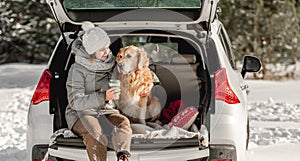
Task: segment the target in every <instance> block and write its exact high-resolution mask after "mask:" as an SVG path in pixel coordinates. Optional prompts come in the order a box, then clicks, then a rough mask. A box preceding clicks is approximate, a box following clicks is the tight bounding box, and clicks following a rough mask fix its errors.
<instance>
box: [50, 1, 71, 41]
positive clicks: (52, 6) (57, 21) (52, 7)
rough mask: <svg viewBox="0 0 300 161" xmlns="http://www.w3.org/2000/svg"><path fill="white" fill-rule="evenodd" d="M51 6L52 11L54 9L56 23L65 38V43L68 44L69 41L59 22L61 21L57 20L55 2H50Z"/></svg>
mask: <svg viewBox="0 0 300 161" xmlns="http://www.w3.org/2000/svg"><path fill="white" fill-rule="evenodd" d="M50 5H51V9H52V12H53V15H54V19H55V22H56V23H57V24H58V28H59V31H60V32H61V35H62V38H63V40H64V42H65V43H66V44H67V39H66V37H65V35H64V32H63V29H62V27H61V25H60V22H59V20H58V18H57V14H56V12H55V9H54V5H53V2H50Z"/></svg>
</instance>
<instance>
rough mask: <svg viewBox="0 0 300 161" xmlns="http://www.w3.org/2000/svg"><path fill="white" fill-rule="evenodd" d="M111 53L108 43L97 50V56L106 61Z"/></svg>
mask: <svg viewBox="0 0 300 161" xmlns="http://www.w3.org/2000/svg"><path fill="white" fill-rule="evenodd" d="M109 54H110V49H109V44H107V45H105V46H104V47H103V48H100V49H99V50H97V51H96V52H95V57H96V59H99V60H101V61H105V60H106V59H107V58H108V55H109Z"/></svg>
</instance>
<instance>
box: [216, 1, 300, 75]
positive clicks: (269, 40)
mask: <svg viewBox="0 0 300 161" xmlns="http://www.w3.org/2000/svg"><path fill="white" fill-rule="evenodd" d="M297 3H299V2H296V1H295V0H256V1H252V0H227V1H226V0H224V1H220V6H221V8H222V13H221V14H219V15H220V18H221V19H222V20H223V22H224V24H225V26H226V27H227V28H228V30H229V31H228V32H229V35H230V37H231V39H232V41H233V46H234V49H235V53H236V54H237V56H238V57H239V59H241V57H242V56H243V55H255V56H258V57H259V58H260V59H261V60H262V63H263V70H262V73H261V74H260V75H261V76H260V77H261V78H264V79H276V78H278V79H279V78H281V77H286V76H288V77H289V76H292V77H293V75H294V72H295V71H296V62H297V55H298V57H299V55H300V52H299V51H300V50H299V48H298V46H299V45H300V37H299V35H300V27H299V22H300V21H299V15H298V13H299V11H297Z"/></svg>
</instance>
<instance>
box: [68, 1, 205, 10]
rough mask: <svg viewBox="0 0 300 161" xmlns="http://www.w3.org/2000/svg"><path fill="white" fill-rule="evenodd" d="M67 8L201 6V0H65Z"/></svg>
mask: <svg viewBox="0 0 300 161" xmlns="http://www.w3.org/2000/svg"><path fill="white" fill-rule="evenodd" d="M63 5H64V7H65V8H66V9H72V10H74V9H75V10H76V9H120V8H121V9H138V8H200V7H201V0H109V1H108V0H64V1H63Z"/></svg>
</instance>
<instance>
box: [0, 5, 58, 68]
mask: <svg viewBox="0 0 300 161" xmlns="http://www.w3.org/2000/svg"><path fill="white" fill-rule="evenodd" d="M0 29H1V30H0V63H6V62H16V61H17V62H30V63H38V62H43V61H45V60H46V59H47V58H48V57H49V55H50V54H51V49H52V48H53V46H54V45H55V42H56V41H57V39H58V36H59V33H58V27H57V25H56V24H55V22H54V20H53V18H52V14H51V13H50V10H49V8H48V7H47V5H46V3H45V1H44V0H1V1H0Z"/></svg>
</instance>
